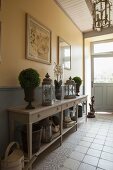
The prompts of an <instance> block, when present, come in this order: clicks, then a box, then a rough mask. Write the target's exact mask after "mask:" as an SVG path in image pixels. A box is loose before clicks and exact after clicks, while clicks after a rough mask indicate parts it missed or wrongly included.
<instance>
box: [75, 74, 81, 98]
mask: <svg viewBox="0 0 113 170" xmlns="http://www.w3.org/2000/svg"><path fill="white" fill-rule="evenodd" d="M73 80H74V81H75V83H76V96H79V94H78V93H79V89H80V85H81V84H82V80H81V78H80V77H78V76H76V77H73Z"/></svg>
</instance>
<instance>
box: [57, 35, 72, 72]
mask: <svg viewBox="0 0 113 170" xmlns="http://www.w3.org/2000/svg"><path fill="white" fill-rule="evenodd" d="M61 42H64V43H66V44H67V45H68V46H69V49H70V52H69V53H70V56H69V62H70V63H69V67H66V66H65V63H64V61H63V62H62V63H61V62H60V57H61V56H60V43H61ZM64 59H65V58H64ZM58 64H64V69H66V70H71V45H70V44H69V43H67V42H66V41H65V40H64V39H63V38H61V37H60V36H58Z"/></svg>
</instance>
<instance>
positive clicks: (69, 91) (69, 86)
mask: <svg viewBox="0 0 113 170" xmlns="http://www.w3.org/2000/svg"><path fill="white" fill-rule="evenodd" d="M64 90H65V96H64V98H65V99H72V98H75V97H76V83H75V82H74V80H72V78H71V77H70V78H69V80H67V81H66V83H65V87H64Z"/></svg>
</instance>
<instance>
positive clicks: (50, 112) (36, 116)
mask: <svg viewBox="0 0 113 170" xmlns="http://www.w3.org/2000/svg"><path fill="white" fill-rule="evenodd" d="M58 112H61V106H57V107H53V108H50V109H47V110H45V111H41V112H40V113H35V114H32V115H30V122H32V123H33V122H36V121H40V120H42V119H44V118H47V117H48V116H52V115H53V114H56V113H58Z"/></svg>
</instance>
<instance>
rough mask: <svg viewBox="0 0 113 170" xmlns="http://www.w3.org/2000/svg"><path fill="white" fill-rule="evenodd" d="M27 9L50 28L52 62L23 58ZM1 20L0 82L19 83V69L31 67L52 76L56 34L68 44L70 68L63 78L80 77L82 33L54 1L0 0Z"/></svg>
mask: <svg viewBox="0 0 113 170" xmlns="http://www.w3.org/2000/svg"><path fill="white" fill-rule="evenodd" d="M26 13H28V14H30V15H31V16H33V17H34V18H35V19H36V20H38V21H39V22H41V23H42V24H43V25H45V26H46V27H48V28H49V29H50V30H51V31H52V39H51V45H52V46H51V47H52V48H51V49H52V51H51V57H52V64H51V65H47V64H42V63H38V62H35V61H30V60H27V59H25V14H26ZM0 15H1V16H0V18H1V22H2V29H1V30H2V33H1V43H2V44H1V48H2V49H1V56H2V61H1V63H0V86H9V87H10V86H19V82H18V75H19V73H20V71H21V70H23V69H25V68H29V67H32V68H34V69H36V70H37V71H38V72H39V74H40V75H41V79H43V78H44V76H45V74H46V73H47V72H48V73H49V74H50V75H51V78H53V77H54V74H53V65H54V62H56V61H57V55H58V54H57V36H60V37H62V38H63V39H64V40H66V41H67V42H68V43H70V44H71V47H72V53H71V54H72V56H71V57H72V59H71V61H72V69H71V70H65V71H64V81H65V80H66V79H67V78H69V76H72V77H73V76H75V75H79V76H81V77H82V71H83V70H82V67H83V56H82V55H83V49H82V48H83V45H82V43H83V42H82V41H83V40H82V33H81V32H80V31H79V30H78V29H77V28H76V26H75V25H74V24H73V23H72V22H71V21H70V20H69V18H68V17H67V16H66V15H65V14H64V12H62V11H61V9H60V8H59V7H58V6H57V5H56V3H55V2H54V0H3V1H2V9H1V12H0Z"/></svg>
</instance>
